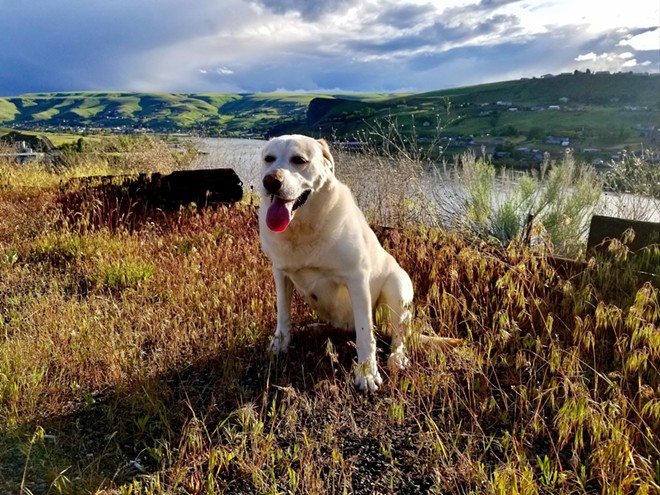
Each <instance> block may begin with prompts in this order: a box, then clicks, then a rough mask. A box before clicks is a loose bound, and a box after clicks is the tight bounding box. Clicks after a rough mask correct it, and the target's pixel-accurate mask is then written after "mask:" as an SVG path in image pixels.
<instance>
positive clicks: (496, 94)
mask: <svg viewBox="0 0 660 495" xmlns="http://www.w3.org/2000/svg"><path fill="white" fill-rule="evenodd" d="M384 121H388V122H389V123H395V124H396V126H397V129H398V132H400V133H401V134H402V135H403V136H406V137H408V138H410V139H414V140H416V141H417V142H419V143H428V142H431V141H433V140H435V139H436V138H438V137H441V138H442V141H441V143H440V144H442V145H443V146H444V147H445V148H448V149H451V148H452V147H458V148H465V147H469V146H472V147H477V148H478V147H480V146H486V147H491V148H493V151H497V152H499V153H501V154H502V155H506V154H511V155H515V154H516V153H520V149H523V150H526V149H527V148H529V150H528V151H526V152H530V153H531V152H533V151H537V152H538V151H552V150H554V149H561V147H562V144H563V145H564V146H571V147H575V148H576V149H581V150H584V149H587V150H598V151H600V152H601V153H605V154H607V153H609V152H610V151H611V150H615V149H621V148H623V147H625V146H628V147H631V148H633V149H638V148H640V147H646V148H648V147H657V146H658V143H660V132H659V131H658V128H659V127H660V75H658V74H652V75H649V74H634V73H618V74H609V73H596V74H593V73H589V72H587V73H581V72H577V71H576V72H575V73H573V74H561V75H557V76H550V75H547V76H543V77H540V78H530V79H520V80H515V81H505V82H498V83H491V84H482V85H477V86H469V87H461V88H452V89H447V90H442V91H433V92H428V93H418V94H394V95H391V94H390V95H388V94H312V93H304V94H302V93H263V94H191V93H127V92H95V93H92V92H77V93H36V94H25V95H21V96H15V97H5V98H0V124H2V125H5V126H8V127H13V128H20V129H27V130H41V131H44V130H63V129H66V130H73V131H78V132H82V131H83V130H86V131H89V130H90V129H100V130H105V131H108V130H111V131H113V132H117V133H131V132H135V131H139V130H149V131H155V132H167V133H172V132H184V133H190V132H194V133H199V134H203V135H211V136H235V137H255V136H257V137H263V136H266V137H267V136H269V135H274V134H280V133H283V132H305V133H312V134H314V135H323V136H326V137H328V136H332V137H334V138H337V139H342V140H355V139H360V137H361V136H364V135H365V134H366V133H369V132H370V131H373V129H374V127H375V126H378V125H379V124H378V123H379V122H381V123H382V122H384ZM521 147H522V148H521ZM525 147H527V148H525ZM534 148H538V149H534Z"/></svg>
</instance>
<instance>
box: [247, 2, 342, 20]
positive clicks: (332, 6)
mask: <svg viewBox="0 0 660 495" xmlns="http://www.w3.org/2000/svg"><path fill="white" fill-rule="evenodd" d="M255 3H257V4H258V5H262V6H263V7H265V8H266V9H268V10H270V11H271V12H273V13H275V14H289V13H297V14H300V17H302V18H303V19H305V20H307V21H315V20H317V19H319V18H320V17H322V16H323V15H325V14H329V13H332V12H336V11H337V10H340V9H344V8H346V7H350V6H351V4H354V3H355V2H354V1H352V0H257V1H256V2H255Z"/></svg>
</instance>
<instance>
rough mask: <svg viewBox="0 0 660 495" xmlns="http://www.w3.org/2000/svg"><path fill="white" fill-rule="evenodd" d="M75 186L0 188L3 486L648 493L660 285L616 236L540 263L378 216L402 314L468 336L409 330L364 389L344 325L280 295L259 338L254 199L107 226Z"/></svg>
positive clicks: (267, 285)
mask: <svg viewBox="0 0 660 495" xmlns="http://www.w3.org/2000/svg"><path fill="white" fill-rule="evenodd" d="M53 184H54V183H53ZM88 200H89V201H91V202H90V204H88V205H87V207H88V208H87V209H85V210H83V211H85V212H86V214H85V216H84V217H81V216H80V215H78V216H75V215H74V216H69V217H67V216H65V215H64V214H63V213H62V212H63V211H65V209H64V208H62V204H61V201H67V197H66V196H60V194H59V192H58V189H57V187H56V186H55V185H48V184H46V185H43V186H41V187H38V188H35V187H34V186H19V185H16V184H14V185H9V186H8V187H5V188H4V189H2V190H0V212H2V213H3V214H2V216H0V428H1V431H2V433H0V492H7V493H20V492H21V491H23V492H24V493H28V490H29V492H32V493H132V494H138V493H154V494H164V493H168V494H169V493H314V494H322V493H402V494H405V493H474V494H481V493H492V494H496V493H497V494H500V493H501V494H505V493H506V494H508V493H521V494H536V493H542V494H543V493H566V494H569V493H621V494H626V493H631V494H632V493H657V491H658V489H659V485H660V455H659V451H658V445H660V441H659V440H660V439H659V438H658V431H659V428H660V373H659V372H658V362H659V361H660V360H659V359H658V358H659V357H660V331H659V330H658V328H659V327H660V309H659V308H660V306H659V301H658V290H657V285H655V283H654V281H651V282H644V281H643V280H640V278H639V277H638V275H637V274H636V272H635V271H634V270H633V267H631V266H630V264H629V263H628V262H627V261H626V255H625V250H624V248H623V247H622V248H621V253H619V256H618V257H615V258H614V259H613V260H612V261H604V260H603V261H599V262H596V261H595V260H594V261H591V262H589V263H585V264H583V265H577V264H576V265H574V267H573V268H572V269H571V268H569V269H568V270H566V269H562V270H561V271H560V270H557V269H556V268H555V267H554V265H553V263H552V262H551V261H552V260H550V259H549V258H545V257H542V256H538V255H535V254H533V253H531V252H530V251H529V250H527V249H524V248H520V247H516V246H515V245H511V246H510V247H509V248H506V249H503V248H494V247H492V246H489V245H486V244H475V243H473V242H468V241H467V240H466V239H465V238H463V237H461V236H459V235H457V234H454V233H447V232H442V231H438V230H432V229H420V228H408V229H404V230H400V231H392V230H388V231H385V232H382V233H381V234H380V236H381V238H382V240H383V243H384V245H385V246H386V249H388V250H389V251H391V252H392V253H393V254H394V255H395V257H396V258H397V259H398V260H400V262H401V264H402V265H403V266H404V268H405V269H406V270H407V271H408V272H409V273H410V274H411V277H412V278H413V281H414V284H415V287H416V300H415V303H416V318H415V323H414V325H415V329H416V330H418V331H424V332H429V331H435V332H437V333H439V334H442V335H446V336H453V337H455V336H458V337H462V338H464V339H465V344H464V345H463V346H461V347H459V348H458V349H456V350H455V351H451V352H446V353H443V352H438V351H434V350H430V349H423V348H419V346H415V350H414V352H413V360H412V361H413V364H412V365H411V366H410V368H409V369H407V370H405V371H403V372H401V373H397V374H390V373H389V372H388V370H387V369H386V368H383V369H382V372H383V374H384V375H385V383H384V385H383V387H382V389H381V390H379V391H378V392H377V393H375V394H373V395H364V394H361V393H359V392H358V391H356V390H355V388H354V386H353V385H352V375H351V367H352V363H353V360H354V359H355V349H354V345H353V343H352V336H351V335H348V334H346V333H342V332H339V331H333V330H331V329H317V330H316V331H314V332H311V333H305V332H302V331H300V329H301V327H302V326H303V325H305V324H307V323H311V322H314V321H315V318H314V315H313V314H311V313H310V312H309V310H308V309H307V308H306V307H305V306H304V304H303V303H302V302H301V301H300V300H298V299H296V300H295V302H294V318H295V322H296V325H297V327H296V328H297V330H298V331H297V332H296V333H295V335H294V339H293V348H292V350H291V352H290V353H289V355H288V356H286V357H281V358H277V359H273V358H271V357H269V356H268V355H267V353H266V348H267V343H268V341H269V338H270V335H271V332H272V330H273V328H274V324H275V296H274V288H273V283H272V281H271V273H270V266H269V263H268V261H267V259H266V258H265V257H264V256H263V254H262V253H261V251H260V247H259V241H258V232H257V223H256V212H255V210H254V209H253V208H251V207H248V206H245V205H234V206H229V207H221V208H218V209H215V210H210V209H209V210H202V211H196V210H194V209H186V208H183V209H181V210H180V211H177V212H170V213H163V212H157V211H153V212H151V211H149V210H148V209H146V210H141V214H140V217H139V218H137V217H134V218H135V221H132V222H130V223H129V225H130V227H131V228H130V229H127V228H122V227H121V222H115V221H114V220H112V221H108V218H109V216H112V215H114V214H115V213H114V212H113V210H112V208H110V207H109V206H108V205H105V206H104V205H103V204H100V203H98V202H96V203H94V202H93V201H92V199H90V198H88ZM113 218H114V217H113ZM110 227H112V228H110ZM379 349H380V352H379V359H380V362H381V363H382V364H384V363H385V361H386V359H385V358H386V356H387V344H386V343H385V342H379Z"/></svg>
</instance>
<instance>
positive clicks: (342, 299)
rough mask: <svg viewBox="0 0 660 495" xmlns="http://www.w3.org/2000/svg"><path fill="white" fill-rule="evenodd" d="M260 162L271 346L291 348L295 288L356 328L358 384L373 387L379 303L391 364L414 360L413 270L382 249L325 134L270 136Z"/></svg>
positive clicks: (336, 322)
mask: <svg viewBox="0 0 660 495" xmlns="http://www.w3.org/2000/svg"><path fill="white" fill-rule="evenodd" d="M262 161H263V181H262V187H261V206H260V208H259V233H260V237H261V245H262V248H263V250H264V252H265V253H266V255H267V256H268V257H269V258H270V260H271V261H272V264H273V275H274V277H275V287H276V290H277V328H276V329H275V335H274V337H273V339H272V341H271V343H270V351H271V352H273V353H274V354H277V353H282V352H286V350H287V347H288V345H289V340H290V334H291V312H290V306H291V298H292V293H293V288H294V287H295V288H296V289H297V290H298V292H300V294H301V295H302V296H303V298H304V299H305V301H306V302H307V304H309V306H311V307H312V308H313V309H314V310H315V311H316V313H317V315H318V316H319V317H320V318H321V319H322V320H325V321H327V322H328V323H330V324H332V325H333V326H335V327H338V328H348V329H354V330H355V333H356V344H357V358H358V363H357V367H356V370H355V384H356V385H357V386H358V387H359V388H360V389H362V390H365V391H374V390H376V389H377V388H378V386H379V385H381V383H382V378H381V376H380V374H379V372H378V366H377V363H376V340H375V337H374V334H373V323H374V315H375V313H376V310H379V315H381V314H382V315H383V318H385V319H386V320H385V321H386V322H387V324H388V326H389V327H390V331H391V333H392V345H391V354H390V356H389V359H388V366H389V367H390V368H391V369H398V368H402V367H404V366H406V365H407V364H408V358H407V357H406V350H405V345H404V344H405V340H406V338H407V335H408V328H409V326H410V325H409V324H410V319H411V312H410V305H411V303H412V300H413V286H412V282H411V281H410V277H409V276H408V274H407V273H406V272H405V271H404V270H403V269H402V268H401V267H400V266H399V264H398V263H397V262H396V260H395V259H394V258H393V257H392V256H391V255H390V254H389V253H387V252H386V251H385V250H384V249H383V248H382V246H381V245H380V243H379V242H378V239H377V238H376V235H375V234H374V232H373V231H372V230H371V228H370V227H369V225H368V224H367V221H366V220H365V218H364V215H363V214H362V212H361V211H360V209H359V208H358V206H357V205H356V203H355V200H354V199H353V196H352V195H351V192H350V190H349V189H348V187H347V186H346V185H344V184H342V183H341V182H339V180H337V178H336V177H335V174H334V160H333V157H332V155H331V154H330V149H329V147H328V144H327V143H326V142H325V141H324V140H322V139H321V140H316V139H313V138H310V137H307V136H302V135H290V136H281V137H278V138H275V139H272V140H270V141H269V142H268V143H267V144H266V146H265V147H264V149H263V152H262ZM448 340H450V339H448Z"/></svg>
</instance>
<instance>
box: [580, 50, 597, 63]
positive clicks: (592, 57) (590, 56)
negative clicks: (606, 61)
mask: <svg viewBox="0 0 660 495" xmlns="http://www.w3.org/2000/svg"><path fill="white" fill-rule="evenodd" d="M597 58H598V55H596V54H595V53H594V52H589V53H585V54H584V55H578V56H577V57H575V61H576V62H588V61H590V60H596V59H597Z"/></svg>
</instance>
